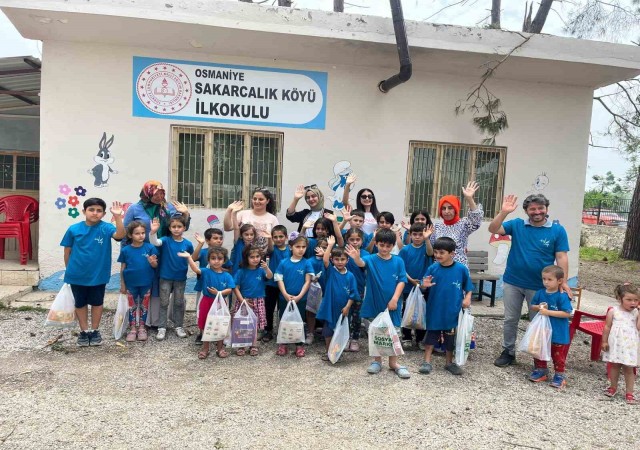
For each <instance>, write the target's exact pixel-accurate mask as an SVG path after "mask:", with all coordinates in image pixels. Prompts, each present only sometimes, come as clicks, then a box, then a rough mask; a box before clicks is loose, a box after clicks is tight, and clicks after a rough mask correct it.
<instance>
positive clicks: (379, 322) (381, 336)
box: [369, 309, 404, 356]
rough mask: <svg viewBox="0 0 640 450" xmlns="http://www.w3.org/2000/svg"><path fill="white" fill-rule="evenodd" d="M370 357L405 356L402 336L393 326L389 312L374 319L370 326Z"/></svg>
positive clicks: (386, 310)
mask: <svg viewBox="0 0 640 450" xmlns="http://www.w3.org/2000/svg"><path fill="white" fill-rule="evenodd" d="M369 355H370V356H400V355H404V351H403V350H402V344H401V343H400V336H398V332H397V331H396V327H395V326H393V321H392V320H391V316H390V315H389V310H388V309H385V310H384V311H383V312H381V313H380V314H378V316H377V317H376V318H375V319H373V321H372V322H371V325H369Z"/></svg>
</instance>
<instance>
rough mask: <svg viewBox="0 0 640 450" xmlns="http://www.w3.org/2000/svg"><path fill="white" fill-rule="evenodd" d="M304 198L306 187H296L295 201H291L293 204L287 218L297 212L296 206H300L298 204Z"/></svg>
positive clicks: (288, 209) (288, 210)
mask: <svg viewBox="0 0 640 450" xmlns="http://www.w3.org/2000/svg"><path fill="white" fill-rule="evenodd" d="M302 197H304V185H302V184H299V185H298V186H296V190H295V192H294V193H293V200H291V203H290V204H289V207H288V208H287V216H291V215H293V214H294V213H295V212H296V206H298V202H299V201H300V199H301V198H302Z"/></svg>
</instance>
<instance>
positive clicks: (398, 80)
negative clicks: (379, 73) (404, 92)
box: [378, 0, 411, 94]
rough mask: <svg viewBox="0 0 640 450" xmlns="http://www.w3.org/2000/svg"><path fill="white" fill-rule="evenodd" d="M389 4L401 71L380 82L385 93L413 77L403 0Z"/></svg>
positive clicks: (394, 0)
mask: <svg viewBox="0 0 640 450" xmlns="http://www.w3.org/2000/svg"><path fill="white" fill-rule="evenodd" d="M389 4H390V5H391V17H392V18H393V30H394V31H395V33H396V46H397V47H398V56H399V58H400V72H398V73H397V74H395V75H394V76H392V77H391V78H389V79H387V80H384V81H381V82H380V83H379V84H378V89H380V92H382V93H384V94H386V93H387V92H389V91H390V90H391V89H393V88H394V87H396V86H397V85H399V84H402V83H404V82H405V81H407V80H408V79H409V78H411V56H410V55H409V43H408V42H407V30H406V28H405V26H404V15H403V14H402V3H401V0H389Z"/></svg>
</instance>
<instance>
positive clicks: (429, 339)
mask: <svg viewBox="0 0 640 450" xmlns="http://www.w3.org/2000/svg"><path fill="white" fill-rule="evenodd" d="M440 334H443V335H444V348H445V350H447V351H448V352H452V351H453V350H454V349H455V348H456V329H455V328H452V329H451V330H429V331H427V334H425V335H424V345H437V344H438V343H439V342H440Z"/></svg>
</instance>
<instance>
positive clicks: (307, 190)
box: [287, 184, 333, 237]
mask: <svg viewBox="0 0 640 450" xmlns="http://www.w3.org/2000/svg"><path fill="white" fill-rule="evenodd" d="M302 197H304V200H305V201H306V202H307V205H309V208H305V209H303V210H302V211H297V212H296V206H297V205H298V202H299V201H300V199H301V198H302ZM324 213H329V214H333V211H331V210H330V209H326V208H325V207H324V195H322V191H321V190H320V189H318V186H317V185H315V184H312V185H311V186H303V185H302V184H299V185H298V186H297V187H296V191H295V192H294V194H293V200H292V201H291V204H290V205H289V207H288V208H287V220H288V221H289V222H293V223H297V224H298V233H299V232H300V231H301V230H302V227H303V226H304V224H305V223H307V222H309V223H310V224H314V223H316V220H318V219H320V218H322V217H324ZM306 236H307V237H311V236H313V225H311V226H309V227H307V231H306Z"/></svg>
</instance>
